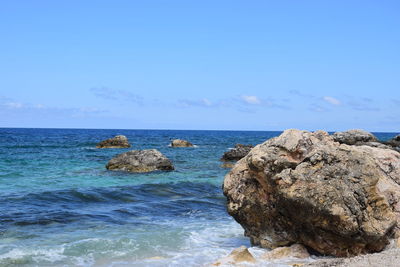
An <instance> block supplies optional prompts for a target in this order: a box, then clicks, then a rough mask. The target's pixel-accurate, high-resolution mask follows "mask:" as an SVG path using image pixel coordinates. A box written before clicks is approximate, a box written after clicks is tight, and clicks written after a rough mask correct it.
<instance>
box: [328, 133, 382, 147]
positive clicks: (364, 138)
mask: <svg viewBox="0 0 400 267" xmlns="http://www.w3.org/2000/svg"><path fill="white" fill-rule="evenodd" d="M333 140H335V141H336V142H339V143H341V144H347V145H364V144H366V143H368V142H375V143H377V142H378V139H377V138H376V137H375V135H373V134H372V133H369V132H367V131H364V130H348V131H345V132H336V133H334V134H333Z"/></svg>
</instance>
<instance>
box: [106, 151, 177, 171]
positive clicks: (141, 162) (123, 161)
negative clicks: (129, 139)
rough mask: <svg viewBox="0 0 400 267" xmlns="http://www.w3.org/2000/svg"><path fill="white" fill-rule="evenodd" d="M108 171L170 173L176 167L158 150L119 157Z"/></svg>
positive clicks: (109, 163)
mask: <svg viewBox="0 0 400 267" xmlns="http://www.w3.org/2000/svg"><path fill="white" fill-rule="evenodd" d="M106 168H107V169H108V170H116V171H127V172H151V171H156V170H162V171H169V170H173V169H174V166H173V165H172V163H171V161H170V160H169V159H168V158H166V157H165V156H164V155H163V154H161V152H160V151H158V150H156V149H147V150H132V151H129V152H125V153H122V154H119V155H117V156H116V157H114V158H112V159H111V160H110V161H109V162H108V163H107V165H106Z"/></svg>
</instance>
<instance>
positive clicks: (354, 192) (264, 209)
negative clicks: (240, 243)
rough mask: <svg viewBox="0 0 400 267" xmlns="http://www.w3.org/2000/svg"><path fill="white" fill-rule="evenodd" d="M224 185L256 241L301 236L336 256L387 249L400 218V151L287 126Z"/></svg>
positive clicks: (275, 242) (276, 242)
mask: <svg viewBox="0 0 400 267" xmlns="http://www.w3.org/2000/svg"><path fill="white" fill-rule="evenodd" d="M223 189H224V194H225V195H226V197H227V200H228V203H227V205H228V212H229V214H231V215H232V216H233V217H234V218H235V219H236V221H238V222H239V223H240V224H241V225H242V226H243V228H244V229H245V235H246V236H249V237H250V240H251V242H252V244H254V245H260V246H262V247H267V248H275V247H279V246H287V245H290V244H293V243H300V244H304V245H305V246H307V247H310V248H312V249H314V250H315V251H317V252H319V253H322V254H329V255H335V256H349V255H357V254H361V253H369V252H375V251H381V250H382V249H383V248H385V246H386V245H387V244H388V240H389V239H390V238H391V237H392V234H393V232H394V231H395V227H396V224H397V220H398V218H399V203H400V202H399V199H400V198H399V194H400V193H399V192H400V154H399V153H398V152H396V151H394V150H388V149H380V148H374V147H369V146H349V145H345V144H339V143H337V142H334V140H333V137H332V136H329V135H328V133H326V132H323V131H317V132H314V133H311V132H307V131H299V130H286V131H285V132H284V133H283V134H282V135H280V136H279V137H276V138H272V139H270V140H268V141H266V142H265V143H263V144H261V145H257V146H256V147H255V148H253V149H252V150H251V151H250V153H249V154H248V155H247V156H246V157H245V158H243V159H241V160H240V161H239V162H237V163H236V165H235V166H234V168H233V169H232V170H231V171H230V172H229V173H228V174H227V175H226V176H225V180H224V185H223ZM396 217H397V218H396Z"/></svg>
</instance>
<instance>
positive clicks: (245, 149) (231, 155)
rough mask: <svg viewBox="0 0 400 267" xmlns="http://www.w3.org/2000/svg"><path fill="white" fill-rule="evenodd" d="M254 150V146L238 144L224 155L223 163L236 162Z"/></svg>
mask: <svg viewBox="0 0 400 267" xmlns="http://www.w3.org/2000/svg"><path fill="white" fill-rule="evenodd" d="M252 148H253V146H252V145H242V144H236V145H235V147H234V148H232V149H231V150H229V151H227V152H225V153H224V155H223V156H222V158H221V160H222V161H236V160H240V159H241V158H243V157H245V156H246V155H247V154H248V153H249V152H250V150H251V149H252Z"/></svg>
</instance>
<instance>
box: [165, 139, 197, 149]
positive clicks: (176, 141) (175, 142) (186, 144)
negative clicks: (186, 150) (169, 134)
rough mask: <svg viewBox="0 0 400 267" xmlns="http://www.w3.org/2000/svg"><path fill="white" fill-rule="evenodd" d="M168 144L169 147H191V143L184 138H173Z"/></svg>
mask: <svg viewBox="0 0 400 267" xmlns="http://www.w3.org/2000/svg"><path fill="white" fill-rule="evenodd" d="M170 146H171V147H193V144H192V143H190V142H189V141H186V140H182V139H174V140H172V141H171V144H170Z"/></svg>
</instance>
